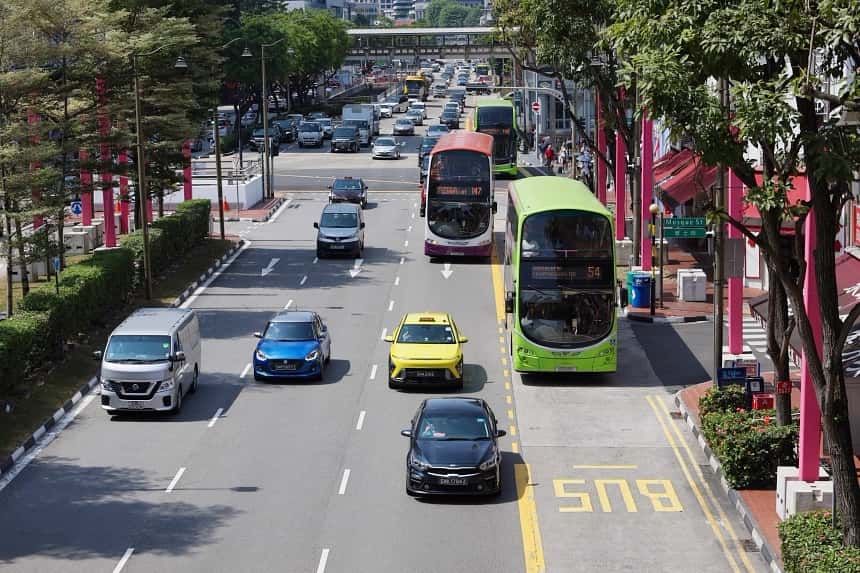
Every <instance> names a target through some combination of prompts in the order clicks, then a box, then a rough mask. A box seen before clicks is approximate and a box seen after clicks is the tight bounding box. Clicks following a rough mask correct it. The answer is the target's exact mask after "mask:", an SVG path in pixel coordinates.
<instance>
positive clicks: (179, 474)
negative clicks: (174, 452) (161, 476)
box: [164, 467, 185, 493]
mask: <svg viewBox="0 0 860 573" xmlns="http://www.w3.org/2000/svg"><path fill="white" fill-rule="evenodd" d="M184 473H185V468H184V467H182V468H179V471H177V472H176V475H175V476H173V479H172V480H170V485H168V486H167V489H166V490H164V493H170V492H172V491H173V488H175V487H176V484H178V483H179V480H180V479H182V474H184Z"/></svg>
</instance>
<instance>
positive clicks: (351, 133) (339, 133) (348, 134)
mask: <svg viewBox="0 0 860 573" xmlns="http://www.w3.org/2000/svg"><path fill="white" fill-rule="evenodd" d="M332 136H333V137H334V138H335V139H338V138H341V137H342V138H344V139H352V138H353V137H355V130H354V129H352V128H350V127H339V128H337V129H335V130H334V133H333V134H332Z"/></svg>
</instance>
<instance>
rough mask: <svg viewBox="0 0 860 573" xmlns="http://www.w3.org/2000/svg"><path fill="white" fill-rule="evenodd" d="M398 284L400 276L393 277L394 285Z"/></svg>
mask: <svg viewBox="0 0 860 573" xmlns="http://www.w3.org/2000/svg"><path fill="white" fill-rule="evenodd" d="M399 284H400V277H394V286H397V285H399Z"/></svg>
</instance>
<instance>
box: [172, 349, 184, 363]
mask: <svg viewBox="0 0 860 573" xmlns="http://www.w3.org/2000/svg"><path fill="white" fill-rule="evenodd" d="M173 361H174V362H185V353H184V352H183V351H181V350H179V351H177V352H176V353H175V354H174V355H173Z"/></svg>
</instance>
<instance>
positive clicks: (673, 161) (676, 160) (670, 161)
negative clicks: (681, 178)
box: [654, 148, 693, 185]
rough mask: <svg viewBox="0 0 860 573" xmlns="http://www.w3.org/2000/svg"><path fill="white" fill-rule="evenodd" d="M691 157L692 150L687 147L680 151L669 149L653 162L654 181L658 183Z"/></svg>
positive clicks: (681, 166) (680, 167) (672, 173)
mask: <svg viewBox="0 0 860 573" xmlns="http://www.w3.org/2000/svg"><path fill="white" fill-rule="evenodd" d="M692 158H693V152H692V151H690V150H689V149H686V148H684V149H682V150H680V151H678V150H675V149H670V150H669V152H668V153H666V154H665V155H664V156H663V157H661V158H660V159H659V160H658V161H657V162H656V163H655V164H654V183H655V184H656V185H660V183H662V182H663V181H664V180H665V179H666V178H668V177H671V176H672V175H674V174H675V173H677V172H678V171H679V170H680V169H682V168H683V167H684V166H685V165H686V164H687V162H689V161H690V160H691V159H692Z"/></svg>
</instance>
